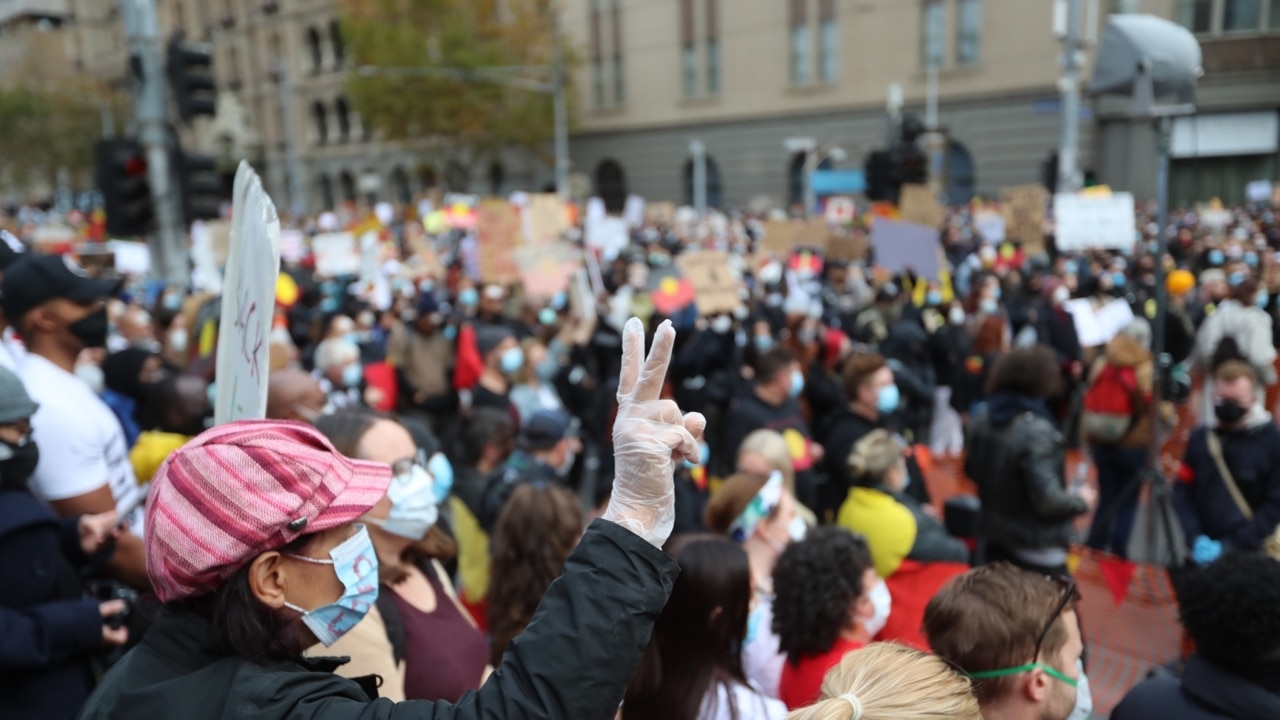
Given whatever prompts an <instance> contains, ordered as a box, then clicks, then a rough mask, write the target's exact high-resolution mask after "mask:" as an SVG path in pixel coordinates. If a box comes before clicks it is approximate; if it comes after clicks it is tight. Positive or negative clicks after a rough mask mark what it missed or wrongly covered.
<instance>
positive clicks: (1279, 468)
mask: <svg viewBox="0 0 1280 720" xmlns="http://www.w3.org/2000/svg"><path fill="white" fill-rule="evenodd" d="M1218 438H1219V441H1220V442H1221V443H1222V459H1223V461H1224V462H1225V463H1226V465H1227V469H1228V470H1230V471H1231V477H1232V479H1233V480H1235V483H1236V486H1237V487H1238V488H1240V493H1241V494H1242V495H1244V499H1245V501H1246V502H1247V503H1248V504H1249V508H1250V509H1251V510H1252V511H1253V519H1252V520H1249V519H1246V518H1245V516H1244V513H1243V512H1241V511H1240V506H1239V505H1237V504H1236V502H1235V500H1234V499H1232V497H1231V492H1230V491H1229V490H1228V489H1227V485H1226V482H1225V481H1224V480H1223V479H1222V473H1220V472H1219V471H1218V464H1217V463H1216V462H1214V460H1213V456H1212V455H1210V454H1209V445H1208V431H1207V430H1206V429H1205V428H1198V429H1196V430H1195V431H1193V432H1192V433H1191V438H1190V439H1188V440H1187V450H1186V454H1185V455H1184V456H1183V460H1182V467H1181V468H1180V469H1179V471H1178V479H1179V480H1180V482H1179V483H1177V484H1176V485H1175V486H1174V493H1173V497H1174V505H1175V507H1176V508H1177V510H1178V518H1179V519H1180V520H1181V521H1182V529H1183V531H1184V532H1185V533H1186V537H1187V542H1188V543H1191V542H1195V539H1196V538H1197V537H1198V536H1200V535H1206V536H1208V537H1209V538H1210V539H1213V540H1219V541H1221V542H1223V544H1225V545H1227V546H1229V547H1233V548H1237V549H1241V550H1259V549H1261V547H1262V542H1263V540H1265V539H1266V538H1267V536H1268V535H1270V534H1271V533H1272V531H1274V530H1275V529H1276V526H1277V525H1280V427H1277V426H1276V424H1275V422H1274V421H1272V419H1271V417H1270V416H1268V415H1266V414H1265V413H1261V412H1259V413H1257V418H1256V420H1254V421H1253V422H1251V423H1250V427H1248V428H1247V429H1243V430H1234V431H1219V432H1218Z"/></svg>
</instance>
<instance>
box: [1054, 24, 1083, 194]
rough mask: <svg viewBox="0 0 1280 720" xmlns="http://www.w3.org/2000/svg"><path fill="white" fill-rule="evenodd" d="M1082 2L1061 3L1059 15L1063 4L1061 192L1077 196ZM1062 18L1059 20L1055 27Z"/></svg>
mask: <svg viewBox="0 0 1280 720" xmlns="http://www.w3.org/2000/svg"><path fill="white" fill-rule="evenodd" d="M1080 1H1081V0H1057V6H1056V7H1055V13H1056V14H1058V15H1059V16H1060V15H1061V12H1062V9H1063V7H1064V6H1063V3H1064V2H1065V3H1066V5H1065V9H1066V23H1065V24H1066V28H1065V37H1064V38H1063V42H1062V78H1061V79H1060V80H1059V81H1058V87H1059V89H1060V90H1061V91H1062V137H1061V141H1060V143H1059V147H1058V192H1063V193H1074V192H1077V191H1079V190H1080V187H1081V185H1082V183H1081V179H1080V171H1079V170H1078V169H1077V156H1078V154H1079V152H1080V65H1081V62H1080V60H1081V54H1082V51H1081V48H1082V47H1083V43H1082V42H1081V38H1080V9H1081V6H1080ZM1058 22H1060V17H1059V18H1055V24H1057V23H1058Z"/></svg>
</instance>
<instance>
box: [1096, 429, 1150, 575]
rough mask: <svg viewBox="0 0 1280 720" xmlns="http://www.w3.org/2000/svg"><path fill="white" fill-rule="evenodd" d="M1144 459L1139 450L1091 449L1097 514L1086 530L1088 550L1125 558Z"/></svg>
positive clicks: (1136, 504) (1111, 446) (1130, 448)
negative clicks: (1095, 475)
mask: <svg viewBox="0 0 1280 720" xmlns="http://www.w3.org/2000/svg"><path fill="white" fill-rule="evenodd" d="M1147 456H1148V452H1147V449H1146V448H1141V447H1120V446H1116V445H1095V446H1094V447H1093V464H1094V466H1095V467H1096V468H1097V469H1098V510H1097V511H1096V512H1095V513H1094V514H1093V525H1092V526H1090V528H1089V541H1088V545H1089V547H1091V548H1096V549H1098V550H1104V551H1107V552H1110V553H1112V554H1115V555H1119V556H1120V557H1125V556H1126V551H1127V549H1128V545H1129V534H1130V533H1132V532H1133V521H1134V517H1135V516H1136V515H1137V514H1138V499H1139V497H1140V496H1141V494H1142V493H1141V487H1139V484H1140V483H1141V482H1142V474H1143V471H1144V470H1145V469H1146V466H1147Z"/></svg>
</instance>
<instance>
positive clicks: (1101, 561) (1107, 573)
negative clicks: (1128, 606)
mask: <svg viewBox="0 0 1280 720" xmlns="http://www.w3.org/2000/svg"><path fill="white" fill-rule="evenodd" d="M1098 570H1099V571H1100V572H1101V573H1102V579H1103V581H1104V582H1106V583H1107V589H1108V590H1110V591H1111V599H1112V600H1114V601H1115V603H1116V607H1120V605H1121V604H1122V603H1123V602H1124V596H1125V595H1128V594H1129V583H1130V582H1132V581H1133V574H1134V573H1136V572H1137V571H1138V564H1137V563H1135V562H1133V561H1131V560H1125V559H1124V558H1118V557H1115V556H1114V555H1102V554H1099V555H1098Z"/></svg>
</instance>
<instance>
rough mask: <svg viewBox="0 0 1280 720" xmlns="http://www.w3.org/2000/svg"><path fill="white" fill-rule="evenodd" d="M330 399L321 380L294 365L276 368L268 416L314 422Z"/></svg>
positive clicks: (269, 387)
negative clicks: (280, 368)
mask: <svg viewBox="0 0 1280 720" xmlns="http://www.w3.org/2000/svg"><path fill="white" fill-rule="evenodd" d="M326 403H328V398H327V397H326V396H325V394H324V389H323V388H321V387H320V381H319V380H316V379H315V378H313V377H311V376H310V375H308V374H307V373H305V372H303V371H301V370H297V369H294V368H286V369H284V370H276V371H275V372H273V373H271V376H270V377H269V378H268V379H267V418H268V419H270V420H298V421H301V422H311V421H312V420H314V419H315V418H316V417H317V416H319V415H320V413H321V412H322V411H323V410H324V406H325V404H326Z"/></svg>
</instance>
